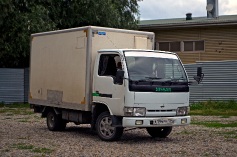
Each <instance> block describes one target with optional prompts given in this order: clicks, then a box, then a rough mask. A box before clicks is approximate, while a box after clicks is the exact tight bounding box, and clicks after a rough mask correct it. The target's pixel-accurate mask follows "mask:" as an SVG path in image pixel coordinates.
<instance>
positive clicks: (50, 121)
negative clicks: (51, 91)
mask: <svg viewBox="0 0 237 157" xmlns="http://www.w3.org/2000/svg"><path fill="white" fill-rule="evenodd" d="M46 122H47V126H48V129H49V130H50V131H61V130H64V129H65V127H66V125H67V123H66V122H65V121H63V120H62V118H61V117H60V116H59V115H57V114H56V113H55V112H54V111H49V113H48V115H47V118H46Z"/></svg>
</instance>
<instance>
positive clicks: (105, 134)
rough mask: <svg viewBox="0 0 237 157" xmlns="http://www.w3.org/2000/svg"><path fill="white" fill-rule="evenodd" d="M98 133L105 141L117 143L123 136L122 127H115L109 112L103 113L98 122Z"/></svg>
mask: <svg viewBox="0 0 237 157" xmlns="http://www.w3.org/2000/svg"><path fill="white" fill-rule="evenodd" d="M96 132H97V134H98V136H99V138H100V139H101V140H103V141H116V140H118V139H120V137H121V136H122V135H123V128H122V127H113V126H112V118H111V116H110V114H109V112H108V111H106V112H102V113H101V114H100V115H99V117H98V118H97V120H96Z"/></svg>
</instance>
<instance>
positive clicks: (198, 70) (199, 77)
mask: <svg viewBox="0 0 237 157" xmlns="http://www.w3.org/2000/svg"><path fill="white" fill-rule="evenodd" d="M203 77H204V74H203V73H202V67H198V68H197V76H194V77H193V78H194V80H196V81H197V82H198V84H199V83H200V82H202V79H203Z"/></svg>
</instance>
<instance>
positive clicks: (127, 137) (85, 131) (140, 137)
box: [63, 126, 173, 144]
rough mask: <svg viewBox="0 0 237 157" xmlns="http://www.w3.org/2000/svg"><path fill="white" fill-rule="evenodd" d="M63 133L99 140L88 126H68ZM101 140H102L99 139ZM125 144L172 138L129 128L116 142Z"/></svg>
mask: <svg viewBox="0 0 237 157" xmlns="http://www.w3.org/2000/svg"><path fill="white" fill-rule="evenodd" d="M63 132H64V133H68V134H72V136H73V137H75V136H78V138H79V137H81V136H83V137H86V138H90V139H91V140H95V141H98V140H100V139H99V137H98V136H97V134H96V132H95V131H93V130H91V128H90V127H81V126H70V127H67V128H66V130H64V131H63ZM101 142H102V141H101ZM124 142H126V143H127V144H136V143H137V144H138V143H140V142H142V143H155V142H162V143H163V142H168V143H169V142H173V139H172V138H169V137H167V138H152V137H150V136H149V135H148V133H146V131H145V129H135V130H129V131H126V130H125V131H124V133H123V136H122V137H121V139H120V140H119V141H117V143H124Z"/></svg>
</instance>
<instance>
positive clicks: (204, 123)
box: [191, 121, 237, 128]
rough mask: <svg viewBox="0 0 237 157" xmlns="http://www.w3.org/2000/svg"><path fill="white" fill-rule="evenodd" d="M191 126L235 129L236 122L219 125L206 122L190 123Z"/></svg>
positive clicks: (218, 123)
mask: <svg viewBox="0 0 237 157" xmlns="http://www.w3.org/2000/svg"><path fill="white" fill-rule="evenodd" d="M191 124H195V125H203V126H206V127H211V128H226V127H232V128H233V127H237V122H229V123H220V122H216V121H206V122H200V121H192V122H191Z"/></svg>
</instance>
